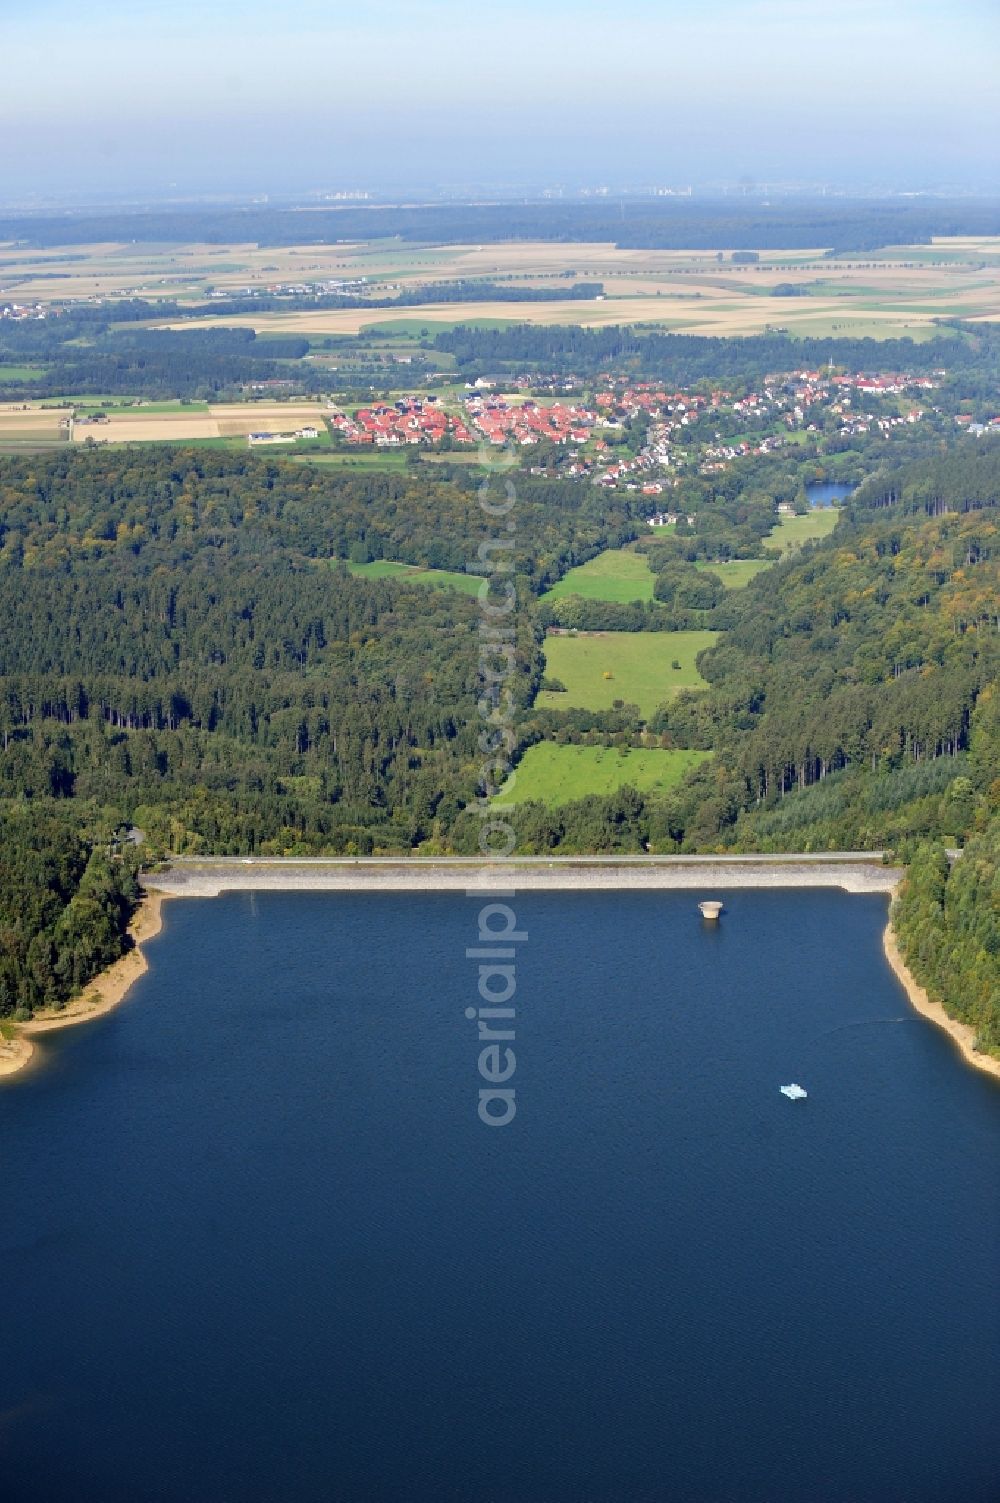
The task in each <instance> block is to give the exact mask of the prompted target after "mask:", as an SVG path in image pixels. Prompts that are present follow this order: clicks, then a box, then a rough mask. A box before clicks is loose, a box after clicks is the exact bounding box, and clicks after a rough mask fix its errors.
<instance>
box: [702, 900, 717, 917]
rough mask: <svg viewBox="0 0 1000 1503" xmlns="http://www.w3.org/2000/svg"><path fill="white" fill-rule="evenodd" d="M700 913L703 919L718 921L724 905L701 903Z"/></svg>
mask: <svg viewBox="0 0 1000 1503" xmlns="http://www.w3.org/2000/svg"><path fill="white" fill-rule="evenodd" d="M698 911H699V913H700V914H701V916H702V918H705V919H715V920H717V919H718V917H719V914H720V913H721V912H722V904H721V903H715V902H708V901H706V902H704V903H699V904H698Z"/></svg>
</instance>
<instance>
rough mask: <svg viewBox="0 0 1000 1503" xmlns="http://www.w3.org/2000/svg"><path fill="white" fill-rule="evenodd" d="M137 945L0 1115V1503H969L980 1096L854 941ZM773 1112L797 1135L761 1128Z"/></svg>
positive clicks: (683, 921)
mask: <svg viewBox="0 0 1000 1503" xmlns="http://www.w3.org/2000/svg"><path fill="white" fill-rule="evenodd" d="M694 898H695V895H694V894H687V893H677V894H635V893H617V894H612V893H608V894H594V893H590V894H587V893H566V894H533V895H524V896H522V897H520V898H519V899H518V900H517V901H516V909H517V914H518V920H519V924H520V927H521V928H522V929H523V930H525V931H526V932H527V934H528V936H529V938H528V940H527V942H526V944H524V945H523V946H522V947H521V949H520V952H519V960H518V969H517V982H518V991H517V994H516V997H515V1005H516V1007H517V1019H516V1033H517V1038H516V1043H515V1048H516V1051H517V1069H516V1075H515V1076H514V1078H513V1082H512V1084H514V1085H515V1086H516V1090H517V1116H516V1118H515V1119H514V1121H513V1122H512V1123H511V1124H510V1125H509V1126H508V1127H505V1128H500V1129H490V1128H487V1127H484V1126H483V1125H482V1124H481V1123H480V1121H479V1119H478V1117H477V1110H476V1107H477V1092H478V1089H479V1087H480V1086H481V1085H482V1081H481V1079H480V1078H479V1076H478V1074H477V1056H478V1045H477V1043H476V1039H475V1024H474V1023H473V1022H470V1021H468V1020H467V1018H466V1016H465V1009H466V1008H467V1007H469V1006H473V1005H475V1004H476V1003H477V1002H478V997H477V993H476V972H475V963H474V962H472V961H469V960H468V959H466V957H465V949H466V947H467V946H469V945H475V943H476V914H477V912H478V907H479V904H478V902H473V901H470V900H467V899H465V898H463V897H461V896H459V895H444V894H428V895H407V896H403V895H399V896H389V895H378V896H368V895H352V896H342V895H335V894H323V893H314V894H282V893H266V894H259V895H255V896H254V895H249V894H234V895H229V896H226V897H223V898H220V899H216V900H206V901H200V902H199V901H186V902H172V903H170V904H168V905H167V908H166V926H165V929H164V932H163V933H162V935H161V936H160V937H159V938H158V939H157V940H156V941H155V942H154V943H153V944H152V945H151V946H150V948H149V954H150V960H151V971H150V973H149V974H148V975H147V976H146V977H145V978H144V979H143V980H142V981H141V982H140V983H139V984H138V985H137V986H136V988H135V989H134V991H133V993H132V994H131V996H130V999H129V1000H128V1001H127V1002H126V1003H125V1004H124V1005H123V1006H122V1007H121V1008H119V1009H118V1010H117V1012H115V1013H114V1014H111V1015H109V1016H108V1017H106V1018H105V1019H102V1020H99V1021H96V1022H94V1023H93V1024H90V1025H87V1026H86V1027H80V1028H76V1029H72V1030H69V1031H67V1032H66V1033H64V1034H62V1035H61V1036H60V1037H59V1038H58V1039H56V1040H55V1041H54V1042H52V1043H50V1044H49V1045H47V1047H46V1053H45V1056H44V1059H43V1062H42V1064H41V1066H40V1067H39V1068H38V1069H37V1070H34V1071H32V1072H30V1073H29V1074H27V1075H25V1076H23V1077H20V1078H18V1079H16V1080H15V1081H14V1082H12V1083H10V1084H8V1085H7V1086H6V1087H5V1088H4V1089H3V1090H2V1091H0V1246H2V1256H3V1269H4V1286H3V1293H2V1302H0V1498H2V1500H3V1503H202V1500H204V1503H278V1500H282V1503H285V1500H295V1503H424V1500H427V1503H431V1500H434V1503H647V1500H648V1503H775V1500H783V1503H993V1500H995V1499H996V1497H997V1487H996V1477H997V1473H996V1468H995V1464H994V1463H995V1457H996V1439H997V1431H996V1419H997V1414H998V1413H1000V1364H998V1330H997V1316H996V1303H997V1302H996V1287H997V1286H996V1276H997V1272H998V1265H997V1246H998V1232H1000V1212H998V1203H997V1193H996V1192H997V1174H996V1170H997V1149H998V1143H1000V1090H998V1089H997V1087H996V1085H995V1084H994V1083H992V1082H991V1081H990V1080H988V1079H987V1078H985V1077H983V1076H981V1075H978V1074H976V1073H974V1072H972V1071H971V1070H969V1069H968V1068H967V1067H965V1066H964V1065H963V1064H962V1063H961V1061H960V1059H959V1057H958V1056H957V1055H956V1053H955V1051H954V1050H953V1048H952V1046H951V1044H950V1042H949V1041H948V1039H947V1038H946V1037H945V1036H944V1035H943V1034H941V1033H940V1032H939V1031H938V1030H936V1029H934V1028H933V1027H932V1026H931V1025H929V1024H927V1023H925V1022H923V1021H921V1020H914V1017H913V1015H912V1014H911V1013H910V1012H909V1010H908V1006H907V1003H906V1001H905V998H904V996H903V994H902V992H901V990H900V989H899V987H898V985H897V984H896V982H895V980H894V979H893V977H892V975H891V973H890V972H889V970H888V968H887V967H886V966H885V964H884V962H883V960H882V956H881V950H880V936H881V930H882V927H883V924H884V922H885V901H884V899H881V898H874V897H850V896H847V895H846V894H843V893H839V892H822V891H807V892H793V893H780V892H763V891H761V892H749V891H743V892H735V893H732V894H730V895H729V898H728V901H727V912H726V914H725V916H724V918H723V920H722V923H721V925H720V926H719V927H718V928H717V929H713V928H711V927H710V926H707V925H705V924H703V923H702V921H701V920H700V918H699V916H698V913H697V911H696V909H695V906H694ZM791 1081H797V1082H799V1083H801V1084H802V1085H803V1086H805V1088H806V1089H807V1091H808V1093H809V1095H808V1099H807V1100H805V1101H794V1102H793V1101H789V1100H787V1099H786V1098H785V1097H784V1096H782V1095H781V1094H780V1092H779V1090H778V1087H779V1086H780V1085H783V1084H786V1083H789V1082H791Z"/></svg>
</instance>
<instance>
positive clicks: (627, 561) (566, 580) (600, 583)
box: [542, 548, 653, 605]
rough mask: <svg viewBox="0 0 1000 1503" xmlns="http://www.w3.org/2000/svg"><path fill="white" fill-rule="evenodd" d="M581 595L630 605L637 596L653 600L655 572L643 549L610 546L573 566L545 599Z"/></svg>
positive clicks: (545, 595) (543, 597) (549, 591)
mask: <svg viewBox="0 0 1000 1503" xmlns="http://www.w3.org/2000/svg"><path fill="white" fill-rule="evenodd" d="M567 595H580V596H582V597H583V599H584V600H612V601H616V602H618V603H619V604H622V605H628V604H629V603H630V602H631V601H633V600H652V598H653V575H652V574H651V573H650V572H649V564H648V563H647V561H646V559H645V557H644V556H643V555H642V554H641V553H634V552H632V551H631V550H630V549H627V548H609V549H607V550H606V552H604V553H599V554H598V555H597V557H596V558H592V559H589V560H588V561H587V563H585V564H580V566H579V567H578V568H576V569H570V571H569V573H568V574H564V575H563V577H562V579H560V580H559V581H558V582H557V583H556V584H554V585H553V586H552V588H551V590H546V592H545V594H544V595H543V596H542V599H543V600H562V599H564V598H565V596H567Z"/></svg>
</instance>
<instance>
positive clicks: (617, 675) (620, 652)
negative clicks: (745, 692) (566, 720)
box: [536, 631, 719, 715]
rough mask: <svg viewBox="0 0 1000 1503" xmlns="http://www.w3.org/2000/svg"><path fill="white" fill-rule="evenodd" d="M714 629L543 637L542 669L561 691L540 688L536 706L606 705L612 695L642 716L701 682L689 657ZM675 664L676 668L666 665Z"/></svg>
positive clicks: (710, 640)
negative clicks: (558, 685)
mask: <svg viewBox="0 0 1000 1503" xmlns="http://www.w3.org/2000/svg"><path fill="white" fill-rule="evenodd" d="M718 635H719V634H718V632H714V631H641V632H640V631H637V632H627V631H610V632H594V633H588V634H578V635H572V636H570V635H567V636H562V635H553V634H551V633H550V635H549V636H547V637H546V639H545V672H546V674H547V675H548V676H549V677H550V678H557V679H559V680H560V681H561V682H562V683H564V684H565V685H566V692H565V693H561V692H559V691H556V690H548V689H546V690H543V691H542V692H541V693H540V694H539V695H538V698H537V700H536V704H537V705H538V706H539V708H541V709H548V710H571V709H574V708H581V709H587V710H610V709H611V707H612V705H613V704H614V701H615V700H616V699H622V700H625V702H626V703H627V704H634V705H638V707H639V710H640V712H641V713H642V714H643V715H651V714H652V713H653V711H654V710H655V709H656V706H657V705H659V704H662V703H663V701H664V700H666V699H669V698H670V697H671V695H673V694H675V693H676V692H677V690H678V689H693V688H697V687H699V686H700V685H701V684H703V683H704V682H705V680H704V679H703V678H702V676H701V674H700V673H699V672H698V669H697V668H696V666H695V658H696V657H697V656H698V654H699V652H702V651H703V650H704V649H705V648H706V647H711V646H712V644H713V643H714V642H715V640H716V638H717V637H718ZM675 661H676V662H677V663H679V665H680V666H679V667H678V668H674V667H673V666H672V665H673V663H674V662H675Z"/></svg>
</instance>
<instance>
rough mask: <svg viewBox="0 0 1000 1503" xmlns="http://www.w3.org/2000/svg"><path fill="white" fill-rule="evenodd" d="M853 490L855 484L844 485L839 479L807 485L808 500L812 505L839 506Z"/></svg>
mask: <svg viewBox="0 0 1000 1503" xmlns="http://www.w3.org/2000/svg"><path fill="white" fill-rule="evenodd" d="M853 490H854V486H853V485H844V484H843V482H842V481H839V480H821V481H817V482H816V484H815V485H807V486H806V500H807V501H808V502H809V505H810V506H839V505H840V503H841V502H842V501H846V500H847V498H848V496H849V495H851V493H852V491H853Z"/></svg>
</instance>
